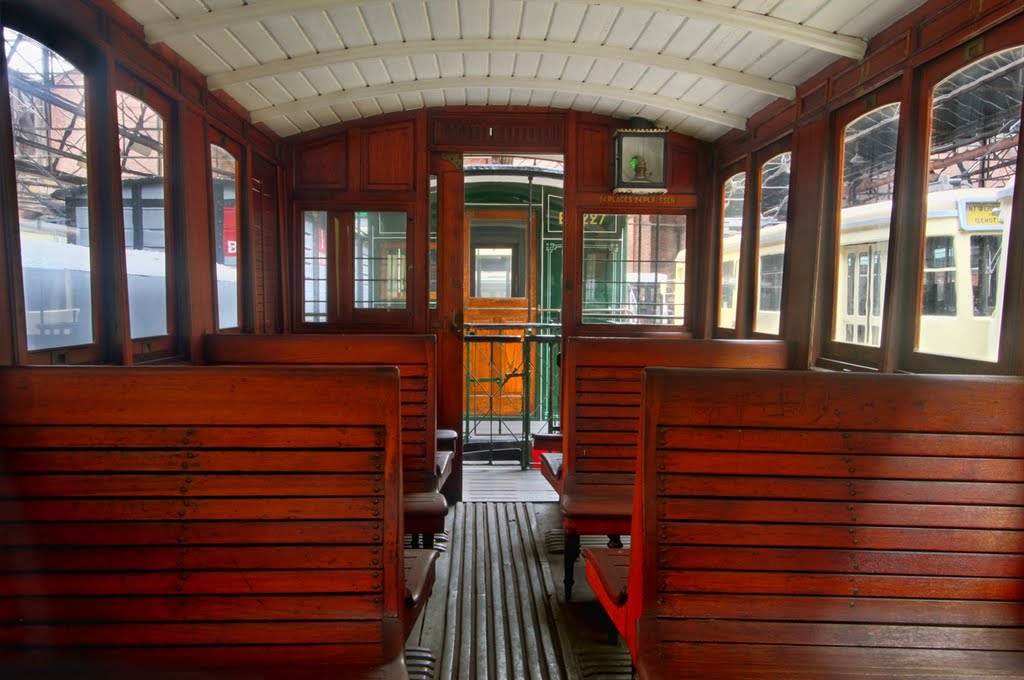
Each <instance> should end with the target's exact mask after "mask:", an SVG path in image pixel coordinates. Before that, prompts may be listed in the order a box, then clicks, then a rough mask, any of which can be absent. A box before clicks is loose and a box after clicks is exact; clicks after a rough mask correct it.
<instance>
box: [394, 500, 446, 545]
mask: <svg viewBox="0 0 1024 680" xmlns="http://www.w3.org/2000/svg"><path fill="white" fill-rule="evenodd" d="M402 514H403V515H404V517H405V532H406V533H408V534H423V533H432V534H433V533H437V532H439V531H443V530H444V518H445V516H446V515H447V514H448V501H447V500H446V499H445V497H444V496H442V495H441V494H439V493H438V492H436V491H424V492H421V493H407V494H405V495H404V496H402Z"/></svg>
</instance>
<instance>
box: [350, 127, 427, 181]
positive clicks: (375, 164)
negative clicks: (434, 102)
mask: <svg viewBox="0 0 1024 680" xmlns="http://www.w3.org/2000/svg"><path fill="white" fill-rule="evenodd" d="M361 141H362V144H361V146H360V156H361V158H360V163H359V165H360V168H361V171H362V175H361V179H362V181H361V183H360V189H362V190H364V191H412V190H413V186H414V175H415V172H416V165H415V148H416V142H417V140H416V134H415V129H414V127H413V121H408V122H404V123H398V124H395V125H388V126H386V127H378V128H367V129H364V130H363V131H362V139H361Z"/></svg>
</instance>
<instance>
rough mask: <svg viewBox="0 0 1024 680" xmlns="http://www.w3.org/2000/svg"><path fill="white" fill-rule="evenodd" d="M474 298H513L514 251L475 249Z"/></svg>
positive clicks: (473, 255)
mask: <svg viewBox="0 0 1024 680" xmlns="http://www.w3.org/2000/svg"><path fill="white" fill-rule="evenodd" d="M472 257H473V281H472V283H473V290H472V292H471V294H472V296H473V297H479V298H510V297H512V249H511V248H474V249H473V254H472Z"/></svg>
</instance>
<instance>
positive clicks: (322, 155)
mask: <svg viewBox="0 0 1024 680" xmlns="http://www.w3.org/2000/svg"><path fill="white" fill-rule="evenodd" d="M347 150H348V140H347V137H346V136H345V135H344V134H342V135H340V136H338V138H336V139H331V140H329V141H326V142H321V143H318V144H310V145H306V146H300V147H299V148H297V149H296V150H295V156H296V160H295V185H296V186H297V187H322V188H331V189H338V190H342V191H344V190H345V189H346V187H347V186H348V182H347V180H348V158H347Z"/></svg>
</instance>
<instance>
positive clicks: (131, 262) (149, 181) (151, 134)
mask: <svg viewBox="0 0 1024 680" xmlns="http://www.w3.org/2000/svg"><path fill="white" fill-rule="evenodd" d="M116 101H117V126H118V137H119V139H118V144H119V147H120V168H121V197H122V209H123V211H124V242H125V265H126V269H127V272H128V317H129V328H130V330H131V337H132V339H133V340H136V339H140V338H154V337H159V336H166V335H168V334H169V333H170V325H169V313H168V312H169V310H170V305H169V300H170V294H171V293H172V292H173V287H172V286H169V285H168V278H169V274H170V269H169V267H170V259H169V258H168V256H167V254H168V243H169V238H168V233H167V221H168V220H167V208H166V201H165V195H166V191H165V183H166V164H167V159H166V155H165V153H164V148H165V140H164V117H163V116H161V115H160V113H158V112H157V110H156V109H155V108H154V107H153V106H151V105H150V104H149V103H148V102H146V101H143V100H141V99H139V98H137V97H134V96H132V95H130V94H127V93H125V92H121V91H118V92H117V99H116ZM147 344H148V343H147ZM150 349H152V346H150ZM143 351H146V349H145V348H144V349H143Z"/></svg>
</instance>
